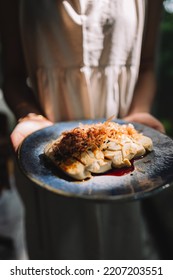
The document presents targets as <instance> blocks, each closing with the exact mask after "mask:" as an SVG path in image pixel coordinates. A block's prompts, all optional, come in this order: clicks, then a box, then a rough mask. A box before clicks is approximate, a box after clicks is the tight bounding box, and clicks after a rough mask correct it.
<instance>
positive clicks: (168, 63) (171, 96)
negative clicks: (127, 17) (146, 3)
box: [154, 0, 173, 137]
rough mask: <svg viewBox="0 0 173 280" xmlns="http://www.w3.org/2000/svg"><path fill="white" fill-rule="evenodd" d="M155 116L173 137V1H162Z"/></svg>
mask: <svg viewBox="0 0 173 280" xmlns="http://www.w3.org/2000/svg"><path fill="white" fill-rule="evenodd" d="M163 6H164V10H163V18H162V23H161V38H160V48H159V56H158V68H157V70H158V93H157V95H156V100H155V104H154V105H155V114H156V115H157V117H158V118H159V119H160V120H161V121H162V122H163V123H164V125H165V127H166V132H167V134H168V135H170V136H171V137H173V0H166V1H163Z"/></svg>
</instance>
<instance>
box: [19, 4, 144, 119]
mask: <svg viewBox="0 0 173 280" xmlns="http://www.w3.org/2000/svg"><path fill="white" fill-rule="evenodd" d="M23 6H24V8H23V20H22V26H23V43H24V48H25V55H26V59H27V66H28V70H29V77H30V85H31V86H32V87H33V89H34V91H35V93H36V94H37V95H38V97H39V100H40V103H41V105H42V108H43V109H44V112H45V113H46V115H47V116H48V118H49V119H51V120H52V121H61V120H76V119H84V118H85V119H86V118H87V119H90V118H94V119H95V118H100V117H106V118H108V117H110V116H112V115H115V116H119V117H123V116H124V115H126V113H127V112H128V109H129V106H130V104H131V100H132V96H133V91H134V86H135V83H136V79H137V76H138V69H139V60H140V51H141V42H142V35H143V26H144V15H145V1H141V0H128V1H127V0H121V1H119V0H114V1H112V0H100V1H98V0H93V1H86V0H80V1H79V0H77V1H75V0H74V1H73V0H71V1H41V4H40V1H39V2H38V1H35V2H34V1H23Z"/></svg>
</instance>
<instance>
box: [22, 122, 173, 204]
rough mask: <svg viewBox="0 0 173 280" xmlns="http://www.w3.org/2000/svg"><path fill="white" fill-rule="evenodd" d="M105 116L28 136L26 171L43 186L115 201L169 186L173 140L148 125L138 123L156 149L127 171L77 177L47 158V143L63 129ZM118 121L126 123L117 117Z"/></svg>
mask: <svg viewBox="0 0 173 280" xmlns="http://www.w3.org/2000/svg"><path fill="white" fill-rule="evenodd" d="M98 121H104V120H97V121H93V120H85V121H75V122H60V123H56V124H55V125H53V126H50V127H47V128H44V129H41V130H39V131H37V132H34V133H33V134H31V135H30V136H28V137H27V138H26V139H25V140H24V141H23V143H22V145H21V147H20V149H19V153H18V162H19V166H20V168H21V170H22V172H23V173H24V174H25V175H26V176H27V177H28V178H29V179H30V180H31V181H33V182H35V183H36V184H37V185H38V186H39V187H41V188H46V189H48V190H50V191H52V192H55V193H57V194H58V195H63V196H69V197H77V198H82V199H89V200H100V201H115V200H127V199H128V200H129V199H139V198H143V197H146V196H149V195H151V194H154V193H156V192H158V191H161V190H163V189H164V188H166V187H169V186H170V184H171V183H172V182H173V140H172V139H171V138H169V137H168V136H166V135H164V134H161V133H159V132H157V131H156V130H153V129H151V128H149V127H147V126H143V125H139V124H135V123H134V126H135V128H136V129H137V130H138V131H141V132H143V134H144V135H146V136H149V137H151V138H152V140H153V144H154V150H153V151H152V152H151V153H148V154H147V155H146V156H145V157H143V158H141V159H139V160H136V161H134V170H131V171H130V172H129V170H127V171H128V172H127V173H126V172H124V171H123V172H122V173H123V175H121V176H117V175H120V174H117V175H111V174H109V175H108V174H103V175H99V176H93V177H92V178H91V179H89V180H85V181H74V180H72V179H70V178H68V177H67V176H65V175H64V174H62V173H61V172H60V171H58V170H57V169H56V168H55V167H54V166H53V164H51V163H50V162H49V161H48V160H47V159H45V157H44V154H43V151H44V147H45V145H46V144H47V143H48V142H49V141H51V140H53V139H56V138H57V137H58V136H59V135H60V134H61V132H62V131H64V130H69V129H72V128H74V127H76V126H78V125H79V123H84V124H86V123H87V124H88V123H95V122H98ZM116 121H117V122H118V123H123V122H122V121H120V120H116Z"/></svg>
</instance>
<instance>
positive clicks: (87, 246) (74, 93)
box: [18, 0, 157, 259]
mask: <svg viewBox="0 0 173 280" xmlns="http://www.w3.org/2000/svg"><path fill="white" fill-rule="evenodd" d="M21 3H22V4H21V31H22V39H23V46H24V55H25V59H26V64H27V68H28V80H27V82H28V84H29V86H30V87H32V89H33V91H34V93H35V95H36V96H37V98H38V100H39V101H40V104H41V106H42V108H43V110H44V112H45V114H46V115H47V117H48V118H49V119H50V120H52V121H62V120H78V119H90V118H94V119H95V118H100V117H106V118H107V117H110V116H111V115H113V114H115V115H116V116H118V117H123V116H124V115H125V114H126V113H127V111H128V109H129V106H130V104H131V100H132V96H133V91H134V87H135V83H136V80H137V77H138V70H139V61H140V52H141V44H142V37H143V29H144V21H145V20H144V19H145V8H146V1H143V0H66V1H62V0H56V1H55V0H47V1H46V0H40V1H36V0H25V1H22V2H21ZM24 180H25V179H24V178H23V179H22V181H20V182H18V185H19V186H20V189H21V193H22V196H23V197H24V201H25V207H26V226H27V241H28V248H29V255H30V258H32V259H149V258H157V254H155V250H154V247H153V245H152V244H151V236H150V234H149V232H148V228H147V225H146V223H145V219H144V217H143V213H142V209H141V204H140V202H139V201H136V202H126V203H111V204H109V203H96V202H93V203H90V202H88V201H82V200H78V199H71V198H65V197H62V196H58V195H56V194H54V193H52V192H50V191H47V190H44V189H40V188H39V187H38V186H36V185H34V184H31V183H30V182H28V181H26V180H25V182H24Z"/></svg>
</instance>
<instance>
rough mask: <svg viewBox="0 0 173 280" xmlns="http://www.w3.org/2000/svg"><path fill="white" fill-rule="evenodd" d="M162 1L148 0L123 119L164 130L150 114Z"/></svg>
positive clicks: (153, 93) (153, 95)
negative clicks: (137, 65) (134, 77)
mask: <svg viewBox="0 0 173 280" xmlns="http://www.w3.org/2000/svg"><path fill="white" fill-rule="evenodd" d="M162 2H163V1H161V0H158V1H148V9H147V10H148V11H147V16H146V25H145V32H144V39H143V47H142V53H141V63H140V69H139V77H138V81H137V84H136V88H135V92H134V97H133V100H132V103H131V107H130V110H129V112H128V116H127V117H126V118H125V119H126V120H128V121H139V122H142V123H144V124H146V125H149V126H152V127H153V128H156V129H158V130H160V131H162V132H164V127H163V125H162V124H161V123H160V122H159V121H158V120H157V119H156V118H154V117H153V116H151V115H150V111H151V108H152V104H153V100H154V97H155V93H156V77H155V62H156V53H157V45H158V35H159V25H160V21H161V15H162V7H163V5H162Z"/></svg>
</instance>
